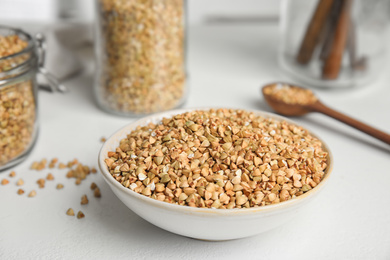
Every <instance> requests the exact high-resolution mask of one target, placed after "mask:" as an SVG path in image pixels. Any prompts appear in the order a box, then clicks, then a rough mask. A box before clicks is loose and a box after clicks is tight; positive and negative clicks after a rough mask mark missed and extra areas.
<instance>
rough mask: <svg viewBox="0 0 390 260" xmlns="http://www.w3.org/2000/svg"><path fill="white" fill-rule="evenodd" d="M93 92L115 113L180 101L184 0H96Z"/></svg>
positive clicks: (146, 111)
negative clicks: (95, 55) (95, 60)
mask: <svg viewBox="0 0 390 260" xmlns="http://www.w3.org/2000/svg"><path fill="white" fill-rule="evenodd" d="M97 10H98V19H99V25H98V30H97V31H98V34H97V36H98V37H97V52H96V54H97V59H98V73H97V76H96V85H97V86H96V88H97V89H96V95H97V99H98V102H99V104H100V105H101V106H102V107H103V108H104V109H105V110H108V111H110V112H114V113H119V114H125V115H126V114H128V115H131V114H149V113H153V112H158V111H162V110H168V109H171V108H174V107H177V106H178V105H180V104H181V102H182V99H183V96H184V92H185V64H184V63H185V61H184V36H185V35H184V13H183V12H184V1H183V0H169V1H168V0H162V1H153V0H142V1H141V0H97Z"/></svg>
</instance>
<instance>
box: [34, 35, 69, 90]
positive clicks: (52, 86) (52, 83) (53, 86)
mask: <svg viewBox="0 0 390 260" xmlns="http://www.w3.org/2000/svg"><path fill="white" fill-rule="evenodd" d="M35 42H36V44H37V51H38V72H39V73H40V74H41V75H42V76H43V77H44V78H45V79H46V81H47V82H48V85H44V84H40V85H39V88H40V89H43V90H46V91H50V92H61V93H64V92H68V91H69V90H68V88H67V87H65V86H64V85H62V84H61V83H60V82H59V81H58V80H57V78H56V77H55V76H54V75H53V74H51V73H50V72H49V71H48V70H47V69H46V68H45V57H46V49H47V45H46V40H45V36H44V35H43V34H41V33H37V34H36V35H35Z"/></svg>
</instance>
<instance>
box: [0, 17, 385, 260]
mask: <svg viewBox="0 0 390 260" xmlns="http://www.w3.org/2000/svg"><path fill="white" fill-rule="evenodd" d="M277 34H278V29H277V26H276V25H275V24H264V25H218V26H217V25H213V26H208V27H205V26H198V27H193V28H190V34H189V40H190V42H189V64H188V65H189V72H190V78H189V85H190V94H189V96H188V100H187V102H186V104H185V107H199V106H221V107H223V106H228V107H237V108H247V109H259V110H265V111H271V110H270V109H269V108H268V106H267V105H266V103H265V102H264V100H263V98H262V97H261V95H260V94H259V87H260V86H261V85H262V84H264V83H267V82H270V81H276V80H280V79H285V77H284V76H283V75H282V73H281V72H280V70H279V68H278V65H277V62H276V51H277V42H278V35H277ZM59 63H60V61H59ZM387 70H388V69H387ZM92 74H93V69H90V70H87V71H85V72H84V73H83V74H82V75H80V76H78V77H77V78H74V79H72V80H69V81H67V82H65V85H66V86H67V87H68V88H69V89H70V90H71V92H70V93H68V94H66V95H61V94H50V93H47V92H42V91H41V92H40V93H39V102H40V108H39V109H40V133H39V139H38V142H37V144H36V146H35V148H34V150H33V152H32V153H31V154H30V156H29V158H28V159H27V160H26V161H25V162H23V163H22V164H20V165H18V166H16V167H14V168H12V169H10V170H6V171H5V172H2V173H0V178H1V179H2V178H7V179H9V180H10V184H8V185H6V186H1V185H0V259H124V258H127V259H152V258H153V259H237V258H245V259H300V260H302V259H390V170H389V169H390V163H389V162H390V161H389V159H390V149H389V146H387V145H385V144H382V143H381V142H379V141H377V140H375V139H373V138H371V137H369V136H366V135H365V134H362V133H360V132H358V131H356V130H354V129H352V128H350V127H348V126H346V125H343V124H341V123H339V122H337V121H335V120H333V119H330V118H327V117H325V116H323V115H319V114H311V115H308V116H305V117H302V118H296V119H295V120H296V122H298V123H299V124H301V125H303V126H305V127H307V128H308V129H310V130H312V131H313V132H314V133H316V134H317V135H319V136H320V137H321V138H322V139H324V140H325V141H326V142H327V143H328V145H329V147H330V148H331V150H332V152H333V155H334V159H335V165H334V171H333V176H332V178H331V180H330V182H329V183H328V185H327V186H326V188H325V189H324V190H323V192H321V194H320V195H319V196H318V197H317V198H316V199H315V201H313V203H311V204H310V205H309V206H308V208H307V209H305V210H304V212H302V214H300V215H299V217H297V218H295V219H292V220H291V221H290V222H289V223H287V224H285V225H284V226H282V227H280V228H277V229H274V230H272V231H269V232H266V233H263V234H260V235H257V236H254V237H250V238H246V239H240V240H234V241H227V242H204V241H198V240H194V239H190V238H186V237H181V236H178V235H175V234H171V233H169V232H166V231H164V230H161V229H159V228H157V227H155V226H153V225H151V224H149V223H148V222H146V221H144V220H143V219H141V218H140V217H138V216H137V215H136V214H135V213H133V212H132V211H130V210H129V209H128V208H127V207H126V206H125V205H124V204H122V203H121V202H120V201H119V200H118V199H117V198H116V196H115V195H114V194H113V193H112V191H111V190H110V188H109V187H108V185H107V184H106V183H105V182H104V180H103V178H102V177H101V176H100V174H95V175H90V176H89V177H88V178H87V180H86V181H84V182H83V183H82V184H81V185H79V186H76V185H75V184H74V179H67V178H66V177H65V174H66V171H65V170H58V169H57V170H43V171H40V172H37V171H32V170H30V169H29V167H30V165H31V163H32V162H33V161H36V160H40V159H42V158H47V159H51V158H53V157H58V158H59V159H60V161H63V162H67V161H69V160H73V159H74V158H77V159H79V160H80V161H81V162H82V163H84V164H87V165H89V166H95V167H97V154H98V151H99V148H100V147H101V142H100V138H101V137H102V136H105V137H108V136H110V135H111V134H112V133H113V132H114V131H116V130H117V129H119V128H120V127H122V126H124V125H126V124H128V123H130V122H132V121H133V120H134V119H131V118H123V117H117V116H113V115H110V114H106V113H105V112H102V111H101V110H99V109H98V108H97V107H96V105H95V103H94V98H93V95H92V87H93V81H92ZM315 92H316V93H317V94H318V96H319V97H320V98H321V99H322V100H323V102H324V103H326V104H328V105H330V106H332V107H333V108H335V109H338V110H340V111H343V112H345V113H347V114H349V115H352V116H355V117H358V118H359V119H361V120H363V121H365V122H367V123H369V124H372V125H374V126H376V127H378V128H380V129H382V130H387V131H388V132H390V115H389V111H390V102H389V96H390V75H389V74H387V75H386V74H384V75H382V77H381V78H380V79H378V81H377V82H375V83H373V84H371V85H369V86H365V87H363V88H360V89H348V90H328V91H325V90H316V91H315ZM11 170H14V171H15V172H16V173H17V176H16V177H14V178H9V177H8V174H9V172H10V171H11ZM48 172H52V173H53V175H54V176H55V180H54V181H53V182H50V181H47V182H46V187H45V188H44V189H39V188H38V186H37V184H36V180H37V179H38V178H44V177H45V176H46V175H47V173H48ZM19 178H23V179H24V181H25V184H24V185H23V186H22V188H23V189H24V190H25V191H26V192H27V193H28V191H30V190H32V189H35V190H36V191H37V196H36V197H35V198H28V197H27V194H26V193H25V194H24V195H22V196H19V195H17V194H16V191H17V190H18V188H19V187H17V186H16V181H17V180H18V179H19ZM92 181H94V182H96V183H97V184H98V186H99V187H100V188H101V193H102V197H101V198H100V199H96V198H94V197H93V196H92V191H91V190H90V189H89V185H90V183H91V182H92ZM56 183H63V184H64V185H65V188H64V189H62V190H56V189H55V184H56ZM83 194H87V195H88V197H89V201H90V202H89V204H88V205H84V206H81V205H80V197H81V196H82V195H83ZM69 207H72V208H73V209H74V210H75V211H76V212H77V211H78V210H80V209H81V210H82V211H83V212H84V213H85V215H86V217H85V218H84V219H81V220H78V219H77V218H75V217H70V216H67V215H66V214H65V212H66V210H67V209H68V208H69ZM189 225H191V223H189ZM227 228H239V227H227Z"/></svg>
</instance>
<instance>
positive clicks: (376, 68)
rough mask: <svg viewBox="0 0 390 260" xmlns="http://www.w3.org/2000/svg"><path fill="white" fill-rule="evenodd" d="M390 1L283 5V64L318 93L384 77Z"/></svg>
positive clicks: (286, 1) (292, 1) (301, 0)
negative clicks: (317, 90) (324, 89)
mask: <svg viewBox="0 0 390 260" xmlns="http://www.w3.org/2000/svg"><path fill="white" fill-rule="evenodd" d="M388 4H389V1H387V0H372V1H367V0H315V1H307V0H283V2H282V21H281V29H282V30H281V31H282V37H281V48H280V52H279V62H280V65H281V67H282V68H283V69H284V71H286V72H287V73H288V74H289V75H291V76H292V77H294V78H296V79H298V80H300V81H302V82H303V83H306V84H307V85H308V86H317V87H336V88H341V87H351V86H359V85H364V84H367V83H370V82H371V81H373V80H375V79H376V78H377V77H378V75H379V73H380V72H381V71H382V68H383V64H384V60H385V50H386V43H387V41H386V38H387V22H388V12H389V8H388Z"/></svg>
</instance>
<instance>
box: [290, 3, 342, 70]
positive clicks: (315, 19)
mask: <svg viewBox="0 0 390 260" xmlns="http://www.w3.org/2000/svg"><path fill="white" fill-rule="evenodd" d="M333 2H334V0H319V2H318V4H317V7H316V10H315V12H314V14H313V16H312V18H311V20H310V23H309V25H308V27H307V30H306V33H305V36H304V38H303V41H302V43H301V46H300V48H299V52H298V55H297V58H296V59H297V62H299V63H301V64H307V63H308V62H309V61H310V60H311V57H312V56H313V52H314V50H315V48H316V46H317V45H318V43H319V40H320V38H321V34H322V33H323V30H324V28H325V24H326V20H327V18H328V16H329V13H330V11H331V8H332V5H333Z"/></svg>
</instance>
